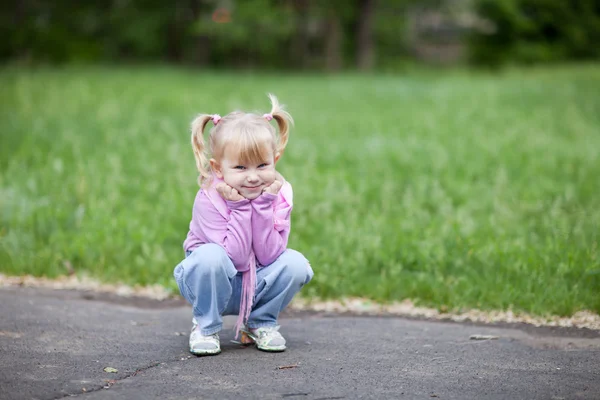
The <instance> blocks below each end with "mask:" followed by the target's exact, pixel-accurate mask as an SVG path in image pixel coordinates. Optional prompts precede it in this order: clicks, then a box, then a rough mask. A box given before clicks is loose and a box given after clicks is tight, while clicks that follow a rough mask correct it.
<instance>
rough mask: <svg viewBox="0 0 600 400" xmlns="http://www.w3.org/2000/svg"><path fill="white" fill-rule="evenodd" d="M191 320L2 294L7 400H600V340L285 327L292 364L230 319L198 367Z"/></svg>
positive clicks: (158, 306)
mask: <svg viewBox="0 0 600 400" xmlns="http://www.w3.org/2000/svg"><path fill="white" fill-rule="evenodd" d="M190 320H191V317H190V308H189V307H188V306H187V305H185V304H183V302H182V301H176V300H173V301H166V302H157V301H153V300H147V299H123V298H118V297H116V296H110V295H99V294H94V293H87V292H77V291H53V290H48V289H32V288H0V357H1V360H0V399H59V398H64V397H80V398H85V399H90V400H91V399H199V398H202V399H204V398H206V399H229V398H236V399H239V398H244V399H246V398H247V399H292V400H295V399H303V400H304V399H311V400H316V399H358V398H368V399H432V398H435V399H600V333H599V332H597V331H590V330H585V329H550V328H533V327H531V326H526V325H515V326H484V325H474V324H459V323H450V322H440V321H435V322H434V321H425V320H414V319H412V320H411V319H404V318H397V317H358V316H350V315H325V314H315V313H286V314H285V315H283V316H282V318H281V320H280V323H281V326H282V328H281V332H282V333H283V334H284V336H286V338H287V340H288V346H289V348H288V350H287V351H286V352H284V353H279V354H270V353H263V352H260V351H258V350H256V349H255V348H245V347H241V346H239V345H237V344H234V343H231V342H230V340H231V339H232V336H233V335H232V331H231V329H230V328H231V326H232V325H233V320H232V319H227V320H226V325H228V329H225V330H224V331H223V332H222V334H221V341H222V348H223V352H222V354H221V355H218V356H213V357H195V356H191V355H190V354H189V353H188V351H187V334H188V331H189V328H190V322H191V321H190ZM476 334H480V335H493V336H497V337H498V339H497V340H483V341H477V340H470V339H469V337H470V336H471V335H476ZM105 367H111V368H115V369H116V370H117V371H118V372H116V373H111V372H105V371H104V368H105Z"/></svg>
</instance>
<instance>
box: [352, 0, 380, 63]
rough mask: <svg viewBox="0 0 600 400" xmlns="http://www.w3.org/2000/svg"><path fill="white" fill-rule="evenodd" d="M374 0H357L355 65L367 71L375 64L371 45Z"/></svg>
mask: <svg viewBox="0 0 600 400" xmlns="http://www.w3.org/2000/svg"><path fill="white" fill-rule="evenodd" d="M375 1H376V0H358V11H359V13H358V31H357V38H356V66H357V68H358V69H360V70H362V71H369V70H371V69H372V68H373V66H374V64H375V49H374V45H373V15H374V14H375Z"/></svg>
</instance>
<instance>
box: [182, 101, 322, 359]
mask: <svg viewBox="0 0 600 400" xmlns="http://www.w3.org/2000/svg"><path fill="white" fill-rule="evenodd" d="M269 98H270V99H271V104H272V109H271V112H270V113H269V114H264V115H257V114H251V113H245V112H239V111H236V112H232V113H230V114H228V115H226V116H224V117H223V118H221V117H220V116H219V115H217V114H215V115H204V114H202V115H199V116H198V117H196V119H194V121H193V122H192V148H193V150H194V156H195V158H196V165H197V167H198V171H199V172H200V176H199V178H198V183H199V184H200V190H199V191H198V194H197V195H196V200H195V201H194V206H193V210H192V220H191V222H190V230H189V233H188V235H187V238H186V239H185V241H184V244H183V247H184V249H185V252H186V258H185V259H184V260H183V261H182V262H181V263H180V264H179V265H177V266H176V267H175V271H174V276H175V279H176V280H177V285H178V286H179V290H180V292H181V295H182V296H183V297H185V298H186V300H187V301H188V302H189V303H190V304H191V305H192V306H193V314H194V317H193V320H192V321H193V326H192V332H191V334H190V352H192V353H193V354H196V355H209V354H218V353H220V352H221V346H220V342H219V335H218V332H219V331H220V330H221V328H222V325H223V322H222V316H223V315H235V314H238V319H237V323H236V325H235V331H236V337H237V335H238V334H239V333H240V331H241V332H242V336H241V341H242V343H244V344H251V343H256V346H257V347H258V349H260V350H264V351H284V350H285V348H286V347H285V339H284V338H283V336H281V334H280V333H279V325H278V324H277V317H278V315H279V313H280V312H281V310H283V309H284V308H285V307H286V306H287V305H288V303H289V302H290V301H291V300H292V298H293V297H294V295H295V294H296V293H298V291H299V290H300V288H301V287H302V286H303V285H305V284H307V283H308V282H309V281H310V280H311V279H312V276H313V271H312V269H311V267H310V265H309V263H308V261H307V260H306V258H304V256H303V255H302V254H300V253H298V252H297V251H294V250H291V249H288V248H287V242H288V236H289V234H290V214H291V212H292V206H293V202H292V186H291V185H290V184H289V183H288V182H286V181H285V179H283V177H282V176H281V175H280V174H279V173H278V172H277V171H276V170H275V165H276V163H277V161H279V158H280V157H281V155H282V154H283V151H284V150H285V147H286V145H287V142H288V130H289V125H290V124H293V120H292V117H291V116H290V115H289V114H288V113H287V112H286V111H284V110H283V109H282V108H281V107H280V105H279V103H278V101H277V98H276V97H275V96H273V95H269ZM271 120H275V121H276V122H277V126H278V128H279V134H277V133H276V130H275V128H274V127H273V126H272V125H271V123H270V122H271ZM209 122H212V123H213V124H214V126H213V128H212V129H211V130H210V138H209V141H208V148H207V149H205V146H204V139H203V132H204V128H205V127H206V125H207V124H208V123H209Z"/></svg>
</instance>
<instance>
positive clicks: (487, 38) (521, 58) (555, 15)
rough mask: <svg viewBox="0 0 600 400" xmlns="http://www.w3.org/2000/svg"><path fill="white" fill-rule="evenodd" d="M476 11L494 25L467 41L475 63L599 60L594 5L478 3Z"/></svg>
mask: <svg viewBox="0 0 600 400" xmlns="http://www.w3.org/2000/svg"><path fill="white" fill-rule="evenodd" d="M477 12H478V14H479V15H480V16H482V17H484V18H487V19H488V20H490V21H491V22H492V24H493V25H495V29H494V30H493V31H492V32H479V33H476V34H474V35H473V37H472V39H471V40H472V46H471V50H472V57H473V61H474V62H475V63H480V64H488V65H497V64H500V63H504V62H508V61H510V62H517V63H540V62H555V61H562V60H584V59H598V58H600V47H599V46H598V43H600V2H598V1H597V0H574V1H557V0H505V1H495V0H479V1H478V3H477Z"/></svg>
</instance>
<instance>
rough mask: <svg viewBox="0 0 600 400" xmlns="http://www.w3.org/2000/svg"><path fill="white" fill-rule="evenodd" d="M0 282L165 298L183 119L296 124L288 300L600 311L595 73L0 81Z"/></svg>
mask: <svg viewBox="0 0 600 400" xmlns="http://www.w3.org/2000/svg"><path fill="white" fill-rule="evenodd" d="M0 85H1V87H2V90H1V92H0V118H1V122H2V124H1V129H2V131H1V136H0V271H1V272H4V273H7V274H35V275H46V276H51V277H52V276H57V275H61V274H65V273H66V272H67V267H66V265H67V264H71V265H73V267H74V268H75V270H76V271H77V272H79V273H83V272H85V273H87V274H90V275H92V276H95V277H98V278H100V279H102V280H105V281H111V282H115V281H120V282H124V283H128V284H135V283H140V284H150V283H160V284H163V285H165V286H167V287H170V288H174V287H175V285H174V284H173V282H172V269H173V267H174V266H175V265H176V264H177V263H178V262H179V261H180V259H181V258H182V255H183V252H182V248H181V243H182V241H183V239H184V237H185V235H186V233H187V227H188V223H189V219H190V213H191V206H192V202H193V199H194V196H195V193H196V190H197V186H196V172H195V164H194V160H193V155H192V151H191V147H190V145H189V134H188V126H189V122H190V121H191V119H192V118H193V116H194V114H195V113H198V112H206V113H220V114H222V115H224V114H226V113H227V112H229V111H231V110H233V109H235V108H242V109H248V110H258V111H260V112H266V111H268V104H267V98H266V96H265V93H267V92H273V93H275V94H277V95H278V96H279V97H280V99H281V100H282V101H283V102H284V103H286V104H287V105H288V109H289V111H290V112H291V113H292V115H293V116H294V118H295V119H296V127H295V129H294V130H293V132H292V135H291V138H290V144H289V147H288V149H287V151H286V154H285V155H284V157H283V158H282V160H281V162H280V164H279V169H280V171H281V172H282V173H283V174H284V175H285V176H286V177H287V178H288V180H289V181H290V182H292V184H293V185H294V190H295V209H294V213H293V224H292V234H291V238H290V247H292V248H295V249H297V250H299V251H301V252H303V253H304V254H305V255H306V256H307V257H308V258H309V260H310V261H311V263H312V265H313V267H314V269H315V272H316V275H315V278H314V280H313V282H312V283H311V284H310V285H309V286H307V287H306V288H305V289H304V290H303V292H304V294H305V295H308V296H319V297H323V298H336V297H342V296H366V297H370V298H372V299H374V300H377V301H392V300H401V299H404V298H412V299H415V300H417V301H418V302H419V303H420V304H422V305H428V306H435V307H441V306H445V307H448V308H468V307H478V308H482V309H506V308H509V307H512V309H513V310H515V311H520V310H522V311H527V312H531V313H534V314H545V313H553V314H560V315H568V314H572V313H573V312H576V311H578V310H581V309H591V310H594V311H596V312H600V257H599V249H598V242H599V232H600V95H599V93H600V67H598V66H594V65H583V66H564V67H556V68H538V69H528V70H519V69H515V70H509V71H504V72H502V73H500V74H497V75H494V74H487V73H469V72H467V71H462V72H461V71H454V72H446V73H441V72H438V73H412V74H410V75H408V76H384V75H378V76H356V75H340V76H310V75H309V76H303V75H279V76H277V75H266V74H264V75H261V74H258V75H257V74H246V73H234V72H227V73H208V72H194V71H189V70H177V69H168V68H159V67H156V68H151V67H145V68H134V67H128V68H108V67H96V68H83V67H80V68H77V67H71V68H67V69H47V68H42V69H38V70H27V69H25V70H17V69H15V68H7V69H4V70H2V71H0Z"/></svg>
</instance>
